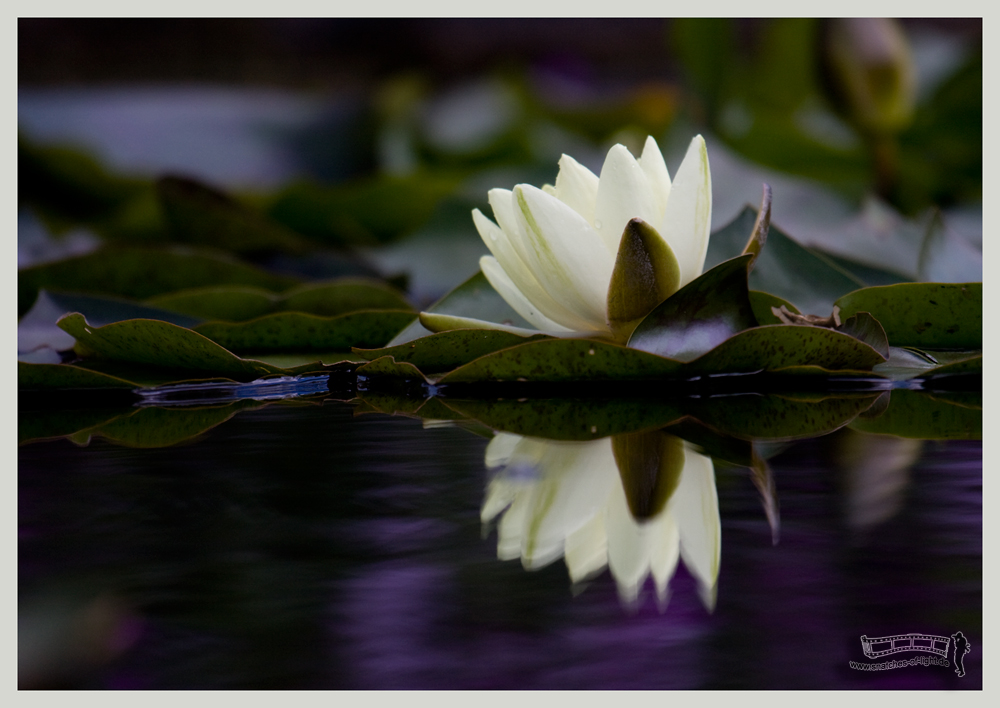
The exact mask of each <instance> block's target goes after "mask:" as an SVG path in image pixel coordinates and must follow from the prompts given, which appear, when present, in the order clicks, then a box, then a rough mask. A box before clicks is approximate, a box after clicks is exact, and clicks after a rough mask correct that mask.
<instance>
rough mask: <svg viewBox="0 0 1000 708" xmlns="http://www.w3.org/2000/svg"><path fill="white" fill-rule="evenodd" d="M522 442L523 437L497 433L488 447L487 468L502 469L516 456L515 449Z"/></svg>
mask: <svg viewBox="0 0 1000 708" xmlns="http://www.w3.org/2000/svg"><path fill="white" fill-rule="evenodd" d="M519 442H521V436H520V435H515V434H514V433H497V434H496V435H494V436H493V439H492V440H490V444H489V445H487V446H486V467H487V468H488V469H493V468H495V467H502V466H504V465H506V464H507V462H508V461H509V460H510V458H511V455H513V454H514V449H515V448H516V447H517V444H518V443H519Z"/></svg>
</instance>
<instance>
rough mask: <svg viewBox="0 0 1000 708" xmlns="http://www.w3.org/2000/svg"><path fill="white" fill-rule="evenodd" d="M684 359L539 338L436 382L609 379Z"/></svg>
mask: <svg viewBox="0 0 1000 708" xmlns="http://www.w3.org/2000/svg"><path fill="white" fill-rule="evenodd" d="M683 366H684V364H682V363H681V362H679V361H674V360H672V359H665V358H663V357H661V356H657V355H655V354H649V353H647V352H643V351H639V350H638V349H627V348H625V347H622V346H619V345H616V344H609V343H606V342H597V341H593V340H587V339H543V340H539V341H535V342H528V343H527V344H521V345H518V346H516V347H510V348H507V349H501V350H500V351H497V352H494V353H492V354H487V355H486V356H483V357H480V358H479V359H475V360H474V361H471V362H469V363H468V364H465V365H464V366H460V367H459V368H457V369H455V370H454V371H452V372H451V373H449V374H446V375H445V376H443V377H441V379H440V380H439V381H438V383H441V384H452V383H471V382H480V381H581V382H582V381H611V380H616V379H617V380H626V379H632V380H641V379H656V378H664V377H670V376H676V375H678V374H679V372H680V371H681V370H682V368H683Z"/></svg>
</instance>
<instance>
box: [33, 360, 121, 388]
mask: <svg viewBox="0 0 1000 708" xmlns="http://www.w3.org/2000/svg"><path fill="white" fill-rule="evenodd" d="M138 385H139V384H136V383H135V382H133V381H128V380H126V379H123V378H120V377H118V376H112V375H110V374H104V373H101V372H98V371H90V370H88V369H83V368H80V367H78V366H72V365H70V364H28V363H25V362H23V361H19V362H17V387H18V389H19V390H21V389H25V390H27V389H37V390H55V389H81V388H121V389H133V388H136V387H137V386H138Z"/></svg>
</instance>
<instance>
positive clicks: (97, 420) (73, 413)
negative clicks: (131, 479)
mask: <svg viewBox="0 0 1000 708" xmlns="http://www.w3.org/2000/svg"><path fill="white" fill-rule="evenodd" d="M134 411H135V408H134V407H132V405H131V404H126V405H124V406H122V407H119V408H71V409H64V408H52V407H49V406H46V407H43V408H37V409H27V410H25V409H23V408H19V409H18V411H17V444H18V445H24V444H27V443H33V442H38V441H40V440H52V439H55V438H63V437H67V436H70V435H75V434H77V433H79V432H80V431H81V430H87V429H88V428H93V427H96V426H98V425H100V424H101V423H105V422H107V421H109V420H112V419H114V418H117V417H118V416H120V415H129V414H130V413H133V412H134Z"/></svg>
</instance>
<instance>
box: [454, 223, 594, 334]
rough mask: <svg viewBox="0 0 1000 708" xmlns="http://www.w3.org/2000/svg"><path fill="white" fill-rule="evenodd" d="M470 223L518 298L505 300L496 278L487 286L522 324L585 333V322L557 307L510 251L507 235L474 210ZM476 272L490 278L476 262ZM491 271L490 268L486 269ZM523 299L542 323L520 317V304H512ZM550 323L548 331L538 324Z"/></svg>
mask: <svg viewBox="0 0 1000 708" xmlns="http://www.w3.org/2000/svg"><path fill="white" fill-rule="evenodd" d="M472 221H473V222H474V223H475V225H476V229H477V230H478V231H479V235H480V236H481V237H482V239H483V243H485V244H486V247H487V248H489V249H490V252H491V253H492V254H493V256H494V257H495V258H496V263H497V264H498V266H497V267H499V268H500V269H502V270H503V273H504V276H505V277H506V280H508V281H510V282H511V283H512V284H513V285H514V287H515V289H516V290H517V291H519V296H520V297H518V296H517V295H515V296H514V297H513V299H511V298H508V297H507V296H506V295H504V292H505V290H504V289H503V286H501V285H500V284H499V281H500V280H501V276H496V280H497V282H494V281H493V280H491V281H490V283H491V284H492V285H493V288H494V289H495V290H496V291H497V292H498V293H500V295H501V296H502V297H503V298H504V299H505V300H507V303H508V304H509V305H510V306H511V307H513V308H514V310H515V311H516V312H517V313H518V314H520V315H521V316H522V317H524V318H525V319H526V320H528V321H529V322H531V323H532V324H534V325H535V326H536V327H538V328H539V329H543V330H546V331H549V330H552V331H558V330H559V329H560V328H562V329H565V330H566V331H576V330H580V329H587V328H588V325H587V322H586V321H585V320H582V319H581V318H579V317H578V316H576V315H575V314H573V312H572V311H571V310H569V309H567V308H566V307H564V306H563V305H561V304H560V303H558V302H556V301H555V300H553V299H552V296H551V295H549V294H548V293H547V292H546V291H545V289H544V288H542V286H541V284H540V283H539V282H538V279H537V278H536V277H535V276H534V274H533V273H532V272H531V269H530V268H529V267H528V265H527V264H526V263H525V262H524V260H523V259H522V258H521V256H520V255H518V253H517V251H516V250H515V248H514V244H513V242H512V240H511V239H510V237H509V235H508V234H507V232H505V231H504V230H503V229H501V228H500V227H499V226H497V225H496V224H494V223H493V222H492V221H490V220H489V219H488V218H486V217H485V216H484V215H483V213H482V212H481V211H479V210H478V209H474V210H473V212H472ZM480 268H482V270H483V273H484V274H485V275H486V278H487V280H489V279H490V275H489V274H488V273H487V272H486V267H485V266H483V264H482V261H480ZM490 268H493V269H494V272H495V268H494V266H490ZM520 298H524V299H526V300H527V302H528V303H529V304H530V305H531V306H532V307H531V308H530V309H533V310H535V311H537V312H538V313H539V314H540V315H542V318H543V319H542V320H541V321H539V322H536V321H535V320H534V319H532V318H531V317H529V316H528V315H526V314H524V312H522V310H521V309H519V308H520V307H523V306H524V304H523V303H519V304H515V300H520ZM545 321H551V322H552V323H554V324H555V325H556V326H555V327H550V326H548V325H547V324H542V323H540V322H545Z"/></svg>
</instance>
